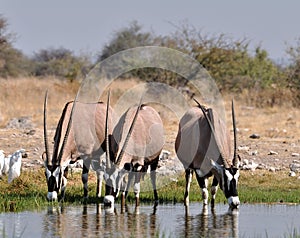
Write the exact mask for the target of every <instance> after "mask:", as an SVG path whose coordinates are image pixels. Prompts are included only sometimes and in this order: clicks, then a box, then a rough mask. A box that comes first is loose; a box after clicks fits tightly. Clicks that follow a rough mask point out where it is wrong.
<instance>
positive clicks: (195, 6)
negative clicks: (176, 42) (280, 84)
mask: <svg viewBox="0 0 300 238" xmlns="http://www.w3.org/2000/svg"><path fill="white" fill-rule="evenodd" d="M0 6H1V7H0V14H1V15H2V16H3V17H5V18H6V19H7V21H8V24H9V26H8V30H9V31H10V32H13V33H15V34H16V36H17V37H16V40H15V42H14V47H15V48H17V49H20V50H21V51H22V52H23V53H24V54H26V55H28V56H31V55H33V54H34V53H35V52H38V51H39V50H41V49H47V48H50V47H54V48H56V47H64V48H66V49H69V50H71V51H73V52H74V53H75V54H80V53H87V52H88V53H89V54H92V55H94V56H95V55H97V54H98V53H99V52H101V50H102V49H103V47H104V46H105V44H108V43H109V42H110V40H111V39H112V37H113V34H114V33H115V32H117V31H118V30H120V29H121V28H124V27H127V26H129V24H130V23H131V22H133V21H134V20H136V21H137V22H138V23H139V24H140V25H141V26H142V27H143V30H144V31H152V32H154V33H155V34H156V35H168V34H170V33H172V32H174V31H175V30H176V26H178V25H181V24H182V23H184V22H185V23H188V24H189V25H191V26H193V27H195V28H197V29H199V30H200V29H201V31H202V32H203V33H207V34H220V33H224V34H226V35H227V36H230V37H232V38H233V39H242V38H244V37H246V38H247V39H249V40H251V46H252V48H253V49H254V48H255V47H256V46H261V47H262V48H263V49H266V50H267V51H268V52H269V56H270V58H272V59H274V60H281V59H284V58H286V57H287V54H286V53H285V50H286V48H287V45H296V39H297V38H299V37H300V14H299V11H300V1H298V0H284V1H283V0H278V1H267V0H251V1H249V0H247V1H245V0H227V1H221V0H219V1H217V0H206V1H203V0H187V1H179V0H151V1H149V0H148V1H144V0H126V1H124V0H123V1H116V0H106V1H103V0H85V1H83V0H51V1H45V0H0Z"/></svg>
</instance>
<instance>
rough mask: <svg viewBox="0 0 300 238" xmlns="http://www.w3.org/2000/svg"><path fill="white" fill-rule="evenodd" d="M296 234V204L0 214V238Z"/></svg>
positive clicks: (299, 213)
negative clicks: (235, 208) (232, 211)
mask: <svg viewBox="0 0 300 238" xmlns="http://www.w3.org/2000/svg"><path fill="white" fill-rule="evenodd" d="M294 230H296V231H297V234H298V235H299V234H300V205H284V204H280V205H279V204H277V205H266V204H259V205H253V204H251V205H249V204H242V205H241V207H240V210H239V212H234V213H230V212H228V206H227V205H220V204H217V205H216V207H215V209H213V210H212V209H211V207H210V206H208V207H207V209H203V206H202V204H201V203H191V204H190V207H189V209H188V210H186V209H185V207H184V206H183V204H175V205H173V204H166V205H163V204H160V205H159V206H157V208H156V209H155V208H153V206H151V205H141V206H140V208H139V209H135V207H134V206H133V205H128V206H126V207H125V208H123V209H121V207H120V206H119V205H116V207H115V209H114V210H113V211H110V210H105V209H103V206H102V205H87V206H84V205H82V206H67V207H62V206H57V207H52V206H49V207H48V209H45V210H42V211H25V212H20V213H2V214H0V237H266V236H268V237H287V236H289V235H291V234H293V231H294Z"/></svg>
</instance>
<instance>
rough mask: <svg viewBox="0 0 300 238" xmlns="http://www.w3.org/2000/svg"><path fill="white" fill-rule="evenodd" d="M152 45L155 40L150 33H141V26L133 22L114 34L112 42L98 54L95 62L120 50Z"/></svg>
mask: <svg viewBox="0 0 300 238" xmlns="http://www.w3.org/2000/svg"><path fill="white" fill-rule="evenodd" d="M154 44H155V38H154V37H153V36H152V34H151V33H150V32H142V26H141V25H139V24H138V23H137V22H136V21H133V22H132V23H130V25H129V27H125V28H122V29H120V30H119V31H117V32H115V34H114V36H113V38H112V40H111V41H110V42H109V43H108V44H106V45H105V46H104V48H103V50H102V51H101V53H100V54H99V56H98V60H97V61H102V60H104V59H106V58H108V57H109V56H111V55H113V54H116V53H118V52H120V51H122V50H127V49H130V48H134V47H138V46H148V45H154Z"/></svg>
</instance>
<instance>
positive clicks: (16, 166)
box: [8, 149, 25, 183]
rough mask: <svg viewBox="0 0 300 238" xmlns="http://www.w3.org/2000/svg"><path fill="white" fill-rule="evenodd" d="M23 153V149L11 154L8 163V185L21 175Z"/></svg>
mask: <svg viewBox="0 0 300 238" xmlns="http://www.w3.org/2000/svg"><path fill="white" fill-rule="evenodd" d="M24 152H25V150H24V149H20V150H17V151H16V152H15V153H13V154H12V156H11V158H10V163H9V172H8V183H11V182H12V181H13V180H14V179H15V178H17V177H19V176H20V174H21V165H22V155H23V153H24Z"/></svg>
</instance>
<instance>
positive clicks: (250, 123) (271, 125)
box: [0, 78, 300, 168]
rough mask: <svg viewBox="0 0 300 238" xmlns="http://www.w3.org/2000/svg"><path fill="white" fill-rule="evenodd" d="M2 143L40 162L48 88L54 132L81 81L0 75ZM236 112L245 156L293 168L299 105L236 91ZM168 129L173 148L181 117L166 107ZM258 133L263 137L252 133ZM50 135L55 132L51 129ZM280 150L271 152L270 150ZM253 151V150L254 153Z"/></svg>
mask: <svg viewBox="0 0 300 238" xmlns="http://www.w3.org/2000/svg"><path fill="white" fill-rule="evenodd" d="M136 83H137V80H126V81H125V82H124V81H121V80H117V81H115V82H114V83H113V85H111V88H112V95H113V98H112V105H113V104H114V103H115V102H116V100H117V97H118V96H119V95H121V94H122V92H123V91H124V90H126V89H128V88H131V87H133V86H134V85H135V84H136ZM0 85H1V88H0V146H1V148H0V149H3V150H4V151H5V152H6V153H7V154H8V153H12V152H13V151H15V150H16V149H19V148H21V147H23V148H25V149H26V150H27V151H28V153H29V158H28V159H27V160H28V162H33V164H39V163H40V162H41V159H40V155H41V154H42V152H43V150H44V148H43V128H42V122H43V115H42V114H43V100H44V93H45V91H46V89H48V90H49V104H48V108H49V116H48V118H49V129H50V130H51V131H52V133H54V130H55V127H56V124H57V122H58V119H59V116H60V114H61V111H62V109H63V106H64V104H65V103H66V102H67V101H70V100H72V99H73V98H74V96H75V94H76V91H77V89H78V87H79V83H76V82H73V83H67V82H65V81H60V80H57V79H54V78H48V79H43V80H41V79H37V78H20V79H0ZM231 98H232V95H225V96H224V99H225V104H226V109H228V110H227V112H228V113H227V117H228V126H230V127H229V128H230V129H231V114H230V113H231V111H230V100H231ZM235 98H236V99H237V100H236V118H237V127H238V129H239V133H238V139H239V141H238V144H239V145H241V146H248V147H249V150H248V151H240V154H241V156H242V158H246V159H249V160H254V161H256V163H265V164H268V165H270V166H274V167H275V168H283V167H285V168H288V166H289V163H291V162H292V161H293V160H294V159H299V158H297V157H292V153H300V140H299V136H298V135H299V132H300V110H298V109H297V108H292V107H288V108H287V107H283V106H281V107H279V106H274V107H265V108H256V107H253V106H252V105H249V102H248V100H247V99H246V98H244V99H243V98H242V97H241V96H239V95H236V96H235ZM162 115H163V120H164V124H165V129H166V149H168V150H170V151H172V152H173V142H174V139H175V136H176V132H177V128H178V121H177V120H169V119H168V114H165V113H163V112H162ZM23 116H27V117H30V118H31V120H32V122H33V124H34V128H29V129H8V128H6V125H7V123H8V122H9V120H10V119H12V118H19V117H23ZM253 133H257V134H259V135H260V139H250V138H249V136H250V135H251V134H253ZM50 136H52V135H51V134H50ZM271 150H272V151H275V152H277V153H278V154H276V155H268V154H269V152H270V151H271ZM253 153H254V154H253Z"/></svg>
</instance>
